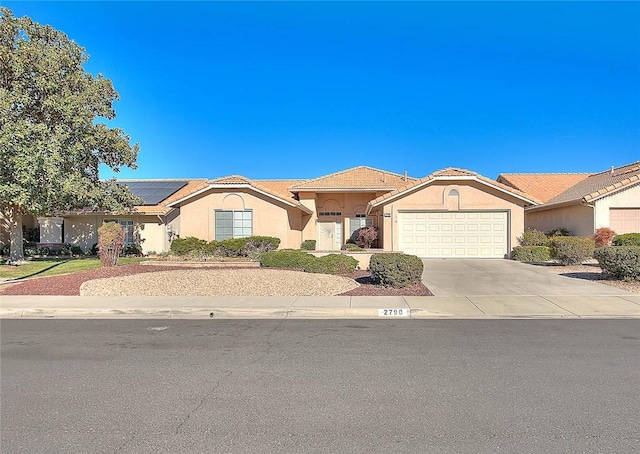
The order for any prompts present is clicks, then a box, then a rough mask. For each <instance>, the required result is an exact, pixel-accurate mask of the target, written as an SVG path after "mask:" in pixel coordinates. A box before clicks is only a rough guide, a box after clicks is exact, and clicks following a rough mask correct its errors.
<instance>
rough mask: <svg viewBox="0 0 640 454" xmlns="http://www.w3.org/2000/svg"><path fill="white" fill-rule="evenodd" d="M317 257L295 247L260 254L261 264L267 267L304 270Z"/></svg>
mask: <svg viewBox="0 0 640 454" xmlns="http://www.w3.org/2000/svg"><path fill="white" fill-rule="evenodd" d="M315 258H316V257H314V256H313V255H311V254H309V253H307V252H304V251H296V250H293V249H282V250H279V251H270V252H265V253H264V254H262V255H261V256H260V266H262V267H265V268H293V269H301V270H303V269H304V268H305V266H306V265H307V263H309V262H310V261H312V260H314V259H315Z"/></svg>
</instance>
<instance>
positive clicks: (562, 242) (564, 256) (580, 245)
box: [549, 236, 595, 265]
mask: <svg viewBox="0 0 640 454" xmlns="http://www.w3.org/2000/svg"><path fill="white" fill-rule="evenodd" d="M549 247H550V248H551V258H552V259H554V260H556V261H558V263H560V264H562V265H577V264H580V263H582V262H584V261H585V260H586V259H588V258H590V257H592V256H593V250H594V249H595V242H594V241H593V240H592V239H591V238H587V237H584V236H556V237H553V238H551V239H550V240H549Z"/></svg>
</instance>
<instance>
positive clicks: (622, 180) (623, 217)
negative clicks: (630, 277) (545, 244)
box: [498, 162, 640, 236]
mask: <svg viewBox="0 0 640 454" xmlns="http://www.w3.org/2000/svg"><path fill="white" fill-rule="evenodd" d="M558 175H560V174H553V175H552V176H551V177H550V178H548V176H546V175H543V174H502V175H500V177H499V178H498V181H502V182H505V183H507V184H510V185H512V186H515V187H516V188H517V189H520V190H521V191H523V192H526V193H535V191H536V190H537V189H536V188H539V187H540V186H544V185H545V183H544V182H550V181H554V180H555V181H556V182H557V181H559V180H560V178H561V177H560V176H558ZM516 176H517V179H516V178H514V177H516ZM565 176H566V177H567V178H566V179H565V180H564V181H569V180H570V179H571V178H576V179H578V178H579V181H576V182H575V183H574V184H572V185H570V186H568V187H565V188H564V189H563V190H562V191H560V192H558V193H557V194H556V195H555V196H553V197H551V198H549V199H547V200H544V198H543V200H544V202H545V203H542V204H540V205H537V206H531V207H528V208H527V209H526V210H525V227H527V228H535V229H538V230H542V231H548V230H551V229H555V228H558V227H564V228H566V229H568V230H569V231H570V232H571V234H573V235H581V236H590V235H593V233H594V231H595V230H596V229H598V228H601V227H609V228H611V229H612V230H614V231H615V232H616V233H618V234H622V233H633V232H640V162H635V163H632V164H628V165H625V166H622V167H618V168H611V169H610V170H607V171H604V172H600V173H596V174H592V175H588V176H587V177H585V178H580V176H581V175H580V174H567V175H565ZM548 185H549V186H552V183H548ZM557 187H558V186H557V185H556V186H555V187H554V188H557ZM530 191H531V192H530ZM541 198H542V197H541Z"/></svg>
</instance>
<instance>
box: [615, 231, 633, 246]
mask: <svg viewBox="0 0 640 454" xmlns="http://www.w3.org/2000/svg"><path fill="white" fill-rule="evenodd" d="M611 244H612V245H613V246H640V233H624V234H622V235H616V236H615V238H614V239H613V241H612V242H611Z"/></svg>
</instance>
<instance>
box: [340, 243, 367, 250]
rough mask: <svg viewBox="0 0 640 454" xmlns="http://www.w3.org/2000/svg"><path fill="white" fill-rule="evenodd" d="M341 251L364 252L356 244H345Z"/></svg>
mask: <svg viewBox="0 0 640 454" xmlns="http://www.w3.org/2000/svg"><path fill="white" fill-rule="evenodd" d="M340 249H341V250H343V251H364V249H363V248H361V247H360V246H358V245H357V244H354V243H347V244H344V245H343V246H342V247H341V248H340Z"/></svg>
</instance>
